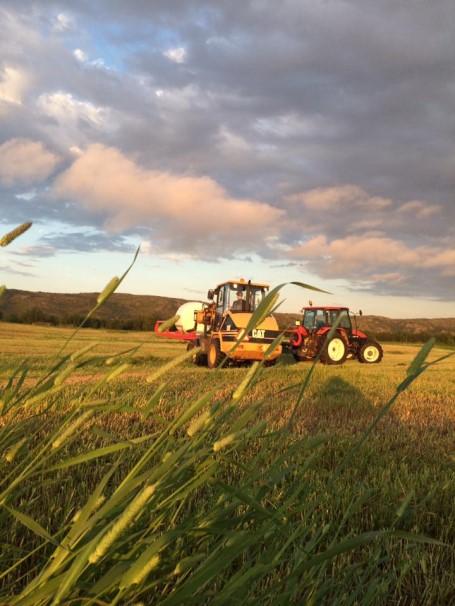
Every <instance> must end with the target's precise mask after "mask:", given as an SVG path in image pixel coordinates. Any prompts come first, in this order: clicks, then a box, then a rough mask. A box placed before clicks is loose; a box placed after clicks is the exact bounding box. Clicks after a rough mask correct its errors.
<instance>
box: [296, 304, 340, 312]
mask: <svg viewBox="0 0 455 606" xmlns="http://www.w3.org/2000/svg"><path fill="white" fill-rule="evenodd" d="M303 309H304V311H311V310H315V309H322V310H323V311H341V310H342V309H346V310H347V311H349V307H337V306H331V307H330V306H329V307H327V306H324V305H312V306H310V307H304V308H303Z"/></svg>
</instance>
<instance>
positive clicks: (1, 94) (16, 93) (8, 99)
mask: <svg viewBox="0 0 455 606" xmlns="http://www.w3.org/2000/svg"><path fill="white" fill-rule="evenodd" d="M29 83H30V80H29V77H28V75H27V74H26V72H25V71H24V70H23V69H19V68H17V67H13V66H12V65H5V66H4V67H3V69H0V115H1V111H2V104H5V103H6V104H13V105H22V98H23V96H24V93H25V91H26V90H27V88H28V86H29Z"/></svg>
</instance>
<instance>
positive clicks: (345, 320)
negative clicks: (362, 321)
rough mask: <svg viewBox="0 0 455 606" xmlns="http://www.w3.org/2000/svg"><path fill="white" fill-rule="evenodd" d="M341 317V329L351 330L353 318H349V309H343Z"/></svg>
mask: <svg viewBox="0 0 455 606" xmlns="http://www.w3.org/2000/svg"><path fill="white" fill-rule="evenodd" d="M340 316H341V320H340V324H339V325H340V326H341V328H346V329H347V330H351V328H352V326H351V318H350V317H349V313H348V310H347V309H342V310H341V311H340Z"/></svg>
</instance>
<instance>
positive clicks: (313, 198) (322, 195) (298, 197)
mask: <svg viewBox="0 0 455 606" xmlns="http://www.w3.org/2000/svg"><path fill="white" fill-rule="evenodd" d="M285 201H286V202H288V203H289V204H291V205H296V204H300V205H302V206H304V207H305V208H308V209H310V210H316V211H327V210H330V211H332V210H338V209H340V210H346V206H349V207H350V208H352V207H364V208H368V209H369V210H383V209H385V208H388V207H390V206H391V205H392V200H390V199H388V198H381V197H379V196H371V195H369V194H368V193H367V192H366V191H365V190H364V189H362V188H361V187H359V186H358V185H340V186H337V187H317V188H315V189H311V190H309V191H304V192H301V193H297V194H292V195H290V196H287V197H286V198H285Z"/></svg>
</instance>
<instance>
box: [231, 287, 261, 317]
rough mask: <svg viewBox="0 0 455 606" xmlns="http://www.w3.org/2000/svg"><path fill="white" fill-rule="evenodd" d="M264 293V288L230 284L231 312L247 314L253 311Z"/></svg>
mask: <svg viewBox="0 0 455 606" xmlns="http://www.w3.org/2000/svg"><path fill="white" fill-rule="evenodd" d="M265 293H266V289H265V288H260V287H255V286H247V285H246V284H245V285H243V284H230V292H229V298H230V304H229V309H230V310H231V311H239V312H248V313H251V312H253V311H255V309H256V308H257V306H258V305H259V303H260V302H261V301H262V299H263V298H264V296H265Z"/></svg>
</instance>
